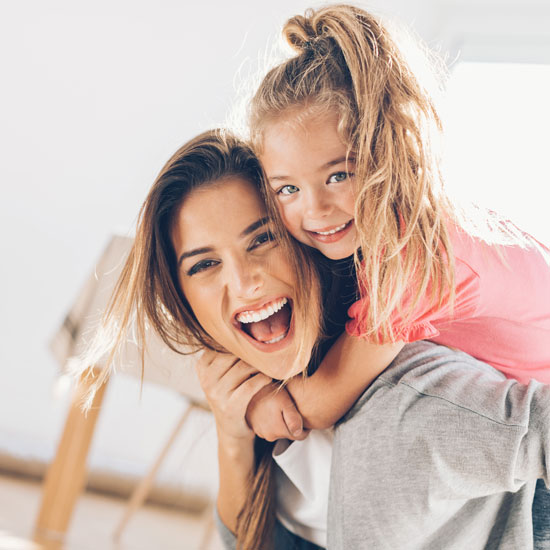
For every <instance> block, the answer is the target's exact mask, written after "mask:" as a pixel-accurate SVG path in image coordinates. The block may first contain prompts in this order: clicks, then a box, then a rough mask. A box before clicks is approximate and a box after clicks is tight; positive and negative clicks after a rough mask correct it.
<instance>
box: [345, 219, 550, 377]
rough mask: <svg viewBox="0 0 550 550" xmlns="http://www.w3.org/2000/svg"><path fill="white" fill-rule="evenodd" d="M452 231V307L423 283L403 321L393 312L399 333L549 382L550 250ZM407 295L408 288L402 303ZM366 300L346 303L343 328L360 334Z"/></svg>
mask: <svg viewBox="0 0 550 550" xmlns="http://www.w3.org/2000/svg"><path fill="white" fill-rule="evenodd" d="M450 236H451V241H452V244H453V250H454V255H455V262H456V263H455V284H456V298H455V304H454V310H453V311H452V312H451V311H450V309H449V307H448V306H443V307H441V308H438V307H437V305H436V306H433V304H430V300H429V299H428V296H429V291H428V292H427V293H426V299H421V300H420V302H419V304H418V305H417V306H416V307H415V309H414V312H413V315H412V316H411V318H410V319H411V320H410V321H409V322H408V323H407V324H405V323H404V322H403V319H402V318H401V316H400V315H399V314H398V313H396V314H395V315H394V318H393V319H392V323H393V327H394V329H395V334H396V335H397V338H396V340H402V341H404V342H414V341H416V340H431V341H433V342H436V343H438V344H443V345H445V346H449V347H452V348H457V349H460V350H462V351H465V352H466V353H468V354H470V355H472V356H473V357H477V358H478V359H480V360H481V361H484V362H486V363H489V364H490V365H492V366H493V367H495V368H496V369H498V370H500V371H502V372H503V373H504V374H505V375H506V376H508V377H511V378H515V379H517V380H519V381H520V382H523V383H527V382H528V381H529V380H530V379H531V378H535V379H536V380H539V381H540V382H544V383H550V265H549V263H548V259H547V258H548V257H550V255H549V256H548V257H547V258H545V256H544V255H543V254H542V253H541V252H540V251H539V250H538V249H537V248H536V247H535V246H533V247H530V248H521V247H520V246H496V245H490V244H487V243H485V242H483V241H481V240H479V239H474V238H472V237H470V236H469V235H467V234H466V233H465V232H464V231H463V230H461V229H458V228H454V230H451V234H450ZM540 247H541V249H542V250H545V251H546V252H547V253H549V252H550V251H549V250H548V249H546V248H544V247H543V246H542V245H540ZM499 251H500V254H499ZM411 299H412V296H411V294H410V293H409V294H408V295H406V296H405V298H404V304H407V302H408V301H410V300H411ZM367 302H368V298H364V299H362V300H359V301H357V302H355V303H354V304H353V305H352V306H351V307H350V308H349V311H348V314H349V316H350V317H351V320H350V321H348V323H347V325H346V330H347V332H348V333H349V334H351V335H352V336H360V334H361V330H360V327H361V320H360V317H361V311H364V309H363V308H365V307H366V306H367V305H368V303H367ZM404 311H407V308H406V307H405V308H404Z"/></svg>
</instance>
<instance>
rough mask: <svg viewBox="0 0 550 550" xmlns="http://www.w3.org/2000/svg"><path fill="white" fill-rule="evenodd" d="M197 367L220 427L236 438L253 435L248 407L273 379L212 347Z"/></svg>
mask: <svg viewBox="0 0 550 550" xmlns="http://www.w3.org/2000/svg"><path fill="white" fill-rule="evenodd" d="M196 370H197V373H198V375H199V381H200V383H201V386H202V389H203V391H204V393H205V395H206V398H207V400H208V402H209V404H210V407H211V409H212V412H213V413H214V416H215V418H216V424H217V426H218V429H220V430H221V431H222V432H223V433H225V434H227V435H230V436H231V437H235V438H242V437H251V436H253V433H252V432H251V430H250V428H249V427H248V424H247V423H246V420H245V414H246V409H247V407H248V404H249V402H250V400H251V399H252V398H253V397H254V395H256V393H257V392H258V391H260V390H261V389H262V388H263V387H264V386H266V385H268V384H269V383H270V382H271V378H269V377H268V376H265V375H264V374H261V373H259V372H258V371H257V370H256V369H254V368H253V367H251V366H250V365H248V364H247V363H244V362H243V361H240V360H239V359H238V358H237V357H235V356H233V355H230V354H222V353H217V352H212V351H210V350H207V351H205V352H204V353H203V355H202V356H201V358H200V359H199V360H198V361H197V364H196Z"/></svg>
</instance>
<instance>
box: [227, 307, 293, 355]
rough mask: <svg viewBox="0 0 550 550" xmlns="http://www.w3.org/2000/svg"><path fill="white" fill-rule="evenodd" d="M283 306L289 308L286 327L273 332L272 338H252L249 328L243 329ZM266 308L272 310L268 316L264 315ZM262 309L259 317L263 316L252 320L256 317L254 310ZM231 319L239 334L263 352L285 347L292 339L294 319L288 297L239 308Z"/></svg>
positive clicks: (266, 318)
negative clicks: (276, 332) (284, 329)
mask: <svg viewBox="0 0 550 550" xmlns="http://www.w3.org/2000/svg"><path fill="white" fill-rule="evenodd" d="M270 306H271V307H270ZM273 306H275V307H273ZM283 308H288V309H289V312H288V313H287V315H288V316H289V323H288V327H287V328H286V331H284V332H279V333H278V334H274V335H273V337H272V338H269V339H266V340H263V341H262V340H258V339H256V338H254V336H253V335H252V334H250V333H249V332H253V331H251V330H250V328H249V329H248V331H247V330H245V327H247V325H248V326H250V325H253V324H254V323H257V322H262V321H268V319H269V317H271V316H273V315H276V314H277V313H278V312H280V311H281V309H283ZM266 309H269V310H271V311H273V313H272V314H271V315H269V316H268V317H265V310H266ZM262 310H263V314H262V315H261V317H263V318H262V319H261V320H259V321H254V320H253V318H257V317H255V316H254V312H260V311H262ZM239 318H240V319H241V320H242V321H239V320H238V319H239ZM233 321H234V322H233V324H234V326H235V327H236V328H237V329H238V330H239V332H240V333H241V334H243V335H244V337H245V339H246V340H248V341H249V342H250V343H251V344H252V345H253V346H254V347H255V348H257V349H259V350H260V351H263V352H268V353H269V352H273V351H278V350H280V349H282V348H284V347H286V346H287V345H288V343H289V342H290V341H291V340H292V337H293V335H294V320H293V317H292V305H291V301H290V299H289V298H287V297H283V298H276V299H270V300H265V301H263V302H262V303H260V304H258V305H257V306H256V307H253V306H246V307H243V308H240V309H239V310H238V311H237V312H235V314H234V315H233Z"/></svg>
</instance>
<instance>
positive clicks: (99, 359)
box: [78, 130, 321, 549]
mask: <svg viewBox="0 0 550 550" xmlns="http://www.w3.org/2000/svg"><path fill="white" fill-rule="evenodd" d="M234 177H238V178H242V179H244V180H246V181H248V182H250V183H252V184H253V185H254V186H256V188H257V190H258V193H259V194H260V195H262V196H263V193H264V191H263V190H264V187H265V186H263V185H262V179H263V172H262V168H261V166H260V163H259V161H258V160H257V158H256V156H255V155H254V153H253V152H252V149H251V148H250V147H248V146H247V145H246V144H245V143H243V142H242V141H240V140H239V139H237V138H236V137H234V136H232V135H230V134H229V133H227V132H224V131H221V130H212V131H208V132H205V133H203V134H201V135H199V136H198V137H196V138H195V139H193V140H191V141H190V142H188V143H187V144H185V145H184V146H183V147H181V148H180V149H179V150H178V151H176V153H175V154H174V155H173V156H172V158H170V160H169V161H168V162H167V163H166V165H165V166H164V168H163V169H162V170H161V172H160V174H159V175H158V177H157V179H156V181H155V183H154V184H153V186H152V188H151V190H150V192H149V194H148V195H147V198H146V199H145V202H144V204H143V206H142V208H141V210H140V214H139V218H138V223H137V230H136V237H135V241H134V244H133V246H132V249H131V251H130V254H129V256H128V258H127V260H126V263H125V265H124V267H123V269H122V273H121V275H120V278H119V280H118V282H117V285H116V287H115V290H114V293H113V296H112V298H111V301H110V305H109V307H108V309H107V311H106V313H105V315H104V317H103V319H102V322H101V325H100V326H99V327H98V330H97V332H96V334H95V337H94V339H93V340H92V342H91V343H90V345H89V347H88V349H87V351H86V352H85V354H84V355H83V356H82V357H81V358H80V359H79V361H78V364H79V365H80V366H81V368H80V370H81V371H84V370H85V369H86V368H87V367H89V366H91V365H97V364H103V365H105V367H104V368H103V370H102V371H101V373H100V375H99V376H97V377H96V378H95V379H94V380H93V382H92V393H91V394H90V395H89V397H88V403H90V400H91V397H92V395H93V392H94V391H95V390H96V389H97V388H98V387H99V385H101V384H102V383H103V382H104V381H105V380H106V378H107V377H108V375H109V372H110V370H111V369H112V365H113V363H114V362H116V357H117V355H118V354H119V352H120V353H121V352H122V350H123V348H124V346H125V345H126V343H127V341H128V340H129V339H132V340H134V341H136V343H137V345H138V346H139V347H140V348H141V350H142V365H143V359H144V354H145V347H146V341H147V333H148V332H149V331H151V330H153V331H155V332H156V333H157V334H158V335H160V337H161V338H162V340H163V341H164V342H165V343H166V345H167V346H169V347H170V348H171V349H173V350H174V351H176V352H178V353H182V354H183V353H193V352H195V351H198V350H200V349H204V348H209V349H214V350H218V351H225V350H221V349H220V346H219V345H218V344H217V342H215V341H214V340H213V339H212V338H211V337H210V335H209V334H208V333H207V332H206V331H205V330H204V329H203V328H202V326H201V325H200V323H199V322H198V320H197V318H196V317H195V315H194V313H193V311H192V309H191V308H190V306H189V304H188V302H187V300H186V298H185V295H184V294H183V292H182V291H181V288H180V285H179V282H178V275H177V259H176V254H175V251H174V248H173V245H172V241H171V237H170V235H171V231H172V228H173V226H174V223H175V219H176V216H177V213H178V211H179V208H180V207H181V205H182V203H183V202H184V201H185V198H186V197H187V196H188V195H189V193H191V192H192V191H193V190H195V189H197V188H199V187H205V186H208V185H212V184H216V185H223V182H224V181H227V180H229V179H231V178H234ZM269 214H271V215H272V216H273V218H274V221H275V225H276V227H277V228H278V230H277V231H276V233H277V239H278V246H282V247H283V248H284V250H285V255H286V256H287V258H288V261H289V263H290V266H291V269H292V270H293V271H294V273H295V274H296V288H295V300H294V304H293V317H294V320H295V321H294V326H295V327H296V329H295V330H296V338H297V341H298V343H299V349H298V352H297V357H296V361H297V362H298V364H300V365H301V366H302V367H303V368H304V369H305V367H306V366H307V362H308V360H309V357H310V354H311V350H312V347H313V345H314V343H315V341H316V340H317V337H318V334H319V323H320V319H321V311H320V289H319V282H318V278H317V274H316V273H315V271H314V267H313V262H312V261H311V260H310V259H309V255H308V252H307V250H306V249H305V247H302V246H300V245H298V244H297V243H295V242H293V241H292V240H291V238H290V237H289V236H288V234H287V232H286V231H285V230H284V227H283V224H282V222H281V220H280V218H279V214H278V212H277V210H274V211H272V212H271V213H269V212H268V215H269ZM271 466H272V459H271V447H270V446H269V445H263V446H262V445H259V444H258V445H256V465H255V472H254V475H253V476H252V477H251V480H250V490H249V499H248V501H247V503H246V504H245V506H244V508H243V510H242V511H241V514H240V516H239V520H238V532H237V541H238V548H246V549H248V548H262V549H263V548H269V547H270V544H271V543H270V540H271V531H272V526H273V518H274V509H273V495H274V492H273V491H274V489H273V475H272V471H271Z"/></svg>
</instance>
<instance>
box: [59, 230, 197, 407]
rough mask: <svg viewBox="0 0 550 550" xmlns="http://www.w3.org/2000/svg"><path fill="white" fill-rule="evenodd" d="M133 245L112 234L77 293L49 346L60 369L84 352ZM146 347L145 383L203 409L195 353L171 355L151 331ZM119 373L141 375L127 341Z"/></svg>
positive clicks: (137, 356)
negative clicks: (172, 393) (184, 398)
mask: <svg viewBox="0 0 550 550" xmlns="http://www.w3.org/2000/svg"><path fill="white" fill-rule="evenodd" d="M132 243H133V239H132V238H131V237H125V236H121V235H114V236H113V237H112V238H111V240H110V241H109V243H108V244H107V246H106V247H105V249H104V251H103V253H102V254H101V256H100V258H99V260H98V262H97V265H96V267H95V270H94V272H93V273H92V274H91V275H90V277H89V278H88V280H87V281H86V283H85V284H84V286H83V287H82V289H81V290H80V292H79V294H78V296H77V297H76V299H75V301H74V302H73V305H72V307H71V309H70V311H69V312H68V313H67V315H66V316H65V319H64V321H63V324H62V326H61V327H60V328H59V330H58V331H57V332H56V334H55V335H54V337H53V339H52V341H51V343H50V347H51V350H52V352H53V354H54V356H55V357H56V359H57V361H58V362H59V364H60V366H61V368H62V369H64V368H65V366H66V364H67V361H68V360H69V358H70V357H73V356H75V355H79V354H80V353H81V352H82V351H83V350H84V348H85V346H86V343H87V342H88V341H89V340H90V338H91V337H92V336H93V333H94V330H95V328H96V326H97V323H98V321H99V320H100V319H101V316H102V315H103V312H104V311H105V309H106V307H107V304H108V303H109V299H110V297H111V294H112V292H113V289H114V287H115V284H116V282H117V280H118V277H119V275H120V272H121V270H122V267H123V265H124V262H125V260H126V257H127V256H128V253H129V252H130V249H131V247H132ZM146 348H147V353H146V354H145V364H144V369H143V377H144V380H146V381H149V382H153V383H156V384H160V385H163V386H169V387H170V388H172V389H174V390H175V391H177V392H179V393H181V394H182V395H184V396H185V397H187V398H189V399H190V400H191V401H193V402H194V403H195V404H197V405H201V406H206V399H205V397H204V394H203V392H202V390H201V387H200V384H199V382H198V379H197V376H196V373H195V369H194V368H193V364H194V363H195V361H196V360H197V357H198V356H197V355H196V354H193V355H181V354H178V353H176V352H174V351H173V350H171V349H170V348H169V347H168V346H167V345H166V344H165V343H164V342H163V341H162V340H161V338H160V337H159V336H158V335H157V334H156V333H155V332H154V331H151V335H150V337H149V338H148V340H147V346H146ZM98 366H101V365H98ZM118 370H120V371H121V372H123V373H128V374H131V375H133V376H138V377H141V376H142V364H141V351H140V349H139V348H138V346H137V345H136V344H135V343H134V342H130V341H129V342H127V344H126V347H125V348H124V350H123V352H122V354H121V357H120V368H119V369H118Z"/></svg>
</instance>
